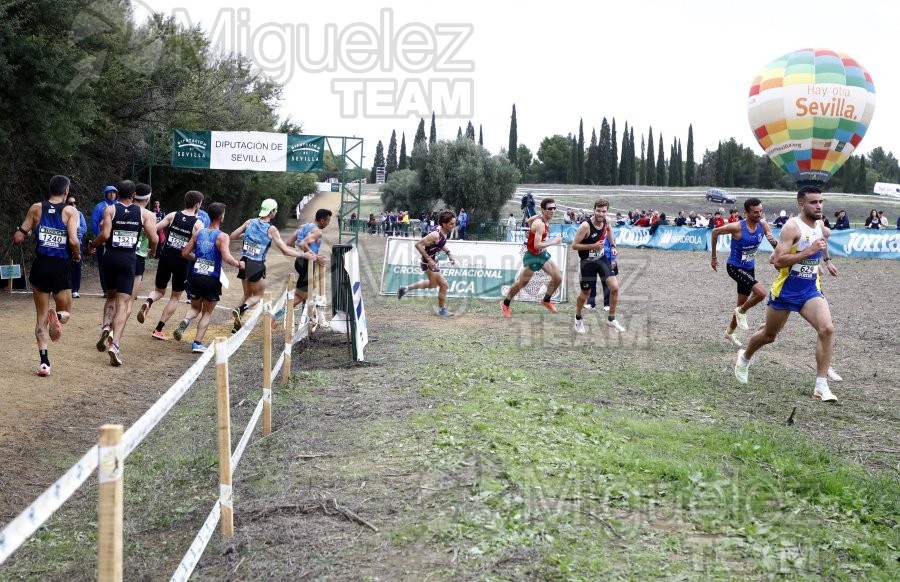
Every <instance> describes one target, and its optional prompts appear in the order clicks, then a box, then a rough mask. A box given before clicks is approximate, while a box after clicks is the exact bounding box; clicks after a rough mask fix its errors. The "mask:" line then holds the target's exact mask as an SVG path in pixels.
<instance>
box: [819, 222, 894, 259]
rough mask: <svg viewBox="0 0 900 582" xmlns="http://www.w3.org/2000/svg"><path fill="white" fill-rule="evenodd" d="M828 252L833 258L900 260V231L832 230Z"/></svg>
mask: <svg viewBox="0 0 900 582" xmlns="http://www.w3.org/2000/svg"><path fill="white" fill-rule="evenodd" d="M828 252H829V253H831V256H833V257H853V258H857V259H893V260H895V261H896V260H900V230H869V229H850V230H832V231H831V236H830V237H828Z"/></svg>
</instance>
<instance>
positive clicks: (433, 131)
mask: <svg viewBox="0 0 900 582" xmlns="http://www.w3.org/2000/svg"><path fill="white" fill-rule="evenodd" d="M422 135H423V136H424V135H425V127H424V126H423V127H422ZM436 141H437V124H435V122H434V111H432V112H431V134H430V135H429V136H428V147H431V146H433V145H434V144H435V142H436Z"/></svg>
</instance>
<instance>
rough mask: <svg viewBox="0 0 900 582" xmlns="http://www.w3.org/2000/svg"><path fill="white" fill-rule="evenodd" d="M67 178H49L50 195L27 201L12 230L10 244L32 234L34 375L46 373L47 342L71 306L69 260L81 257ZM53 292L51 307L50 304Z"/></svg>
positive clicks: (58, 332)
mask: <svg viewBox="0 0 900 582" xmlns="http://www.w3.org/2000/svg"><path fill="white" fill-rule="evenodd" d="M69 184H70V181H69V179H68V178H67V177H65V176H53V177H52V178H51V179H50V195H49V196H48V198H47V200H45V201H43V202H36V203H34V204H32V205H31V207H30V208H29V209H28V212H27V213H26V214H25V218H24V219H23V220H22V223H21V224H20V225H19V228H18V229H16V232H15V234H13V244H17V245H18V244H22V241H24V240H25V237H26V236H28V235H30V234H31V232H32V230H34V234H35V237H34V238H35V257H34V263H32V265H31V275H30V276H29V278H28V280H29V281H30V282H31V295H32V297H33V299H34V310H35V314H36V315H37V324H36V325H35V326H34V337H35V339H36V340H37V344H38V355H39V356H40V359H41V363H40V364H39V365H38V370H37V373H38V376H49V375H50V356H49V354H48V348H49V344H48V342H47V340H48V339H49V340H50V341H51V342H57V341H59V338H60V337H61V336H62V325H61V324H63V323H66V322H67V321H69V317H70V311H71V309H72V292H71V284H70V282H69V281H70V269H71V267H70V266H69V261H81V242H80V241H79V240H78V227H79V220H78V215H77V214H76V210H75V206H68V205H66V198H67V197H68V195H69ZM51 295H52V296H53V304H54V307H55V309H51V308H50V296H51Z"/></svg>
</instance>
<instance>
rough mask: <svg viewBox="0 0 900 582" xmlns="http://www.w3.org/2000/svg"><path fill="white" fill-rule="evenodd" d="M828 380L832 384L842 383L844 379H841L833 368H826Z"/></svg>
mask: <svg viewBox="0 0 900 582" xmlns="http://www.w3.org/2000/svg"><path fill="white" fill-rule="evenodd" d="M828 379H829V380H831V381H832V382H843V381H844V379H843V378H841V376H840V374H838V373H837V372H835V371H834V368H832V367H831V366H828Z"/></svg>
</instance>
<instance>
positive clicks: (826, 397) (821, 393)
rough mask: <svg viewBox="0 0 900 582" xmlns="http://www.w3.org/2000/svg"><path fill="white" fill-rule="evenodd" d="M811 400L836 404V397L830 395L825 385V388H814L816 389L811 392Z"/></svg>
mask: <svg viewBox="0 0 900 582" xmlns="http://www.w3.org/2000/svg"><path fill="white" fill-rule="evenodd" d="M813 398H815V399H817V400H821V401H822V402H837V396H835V395H834V394H832V393H831V390H829V388H828V385H827V384H826V385H825V386H816V389H815V390H813Z"/></svg>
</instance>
